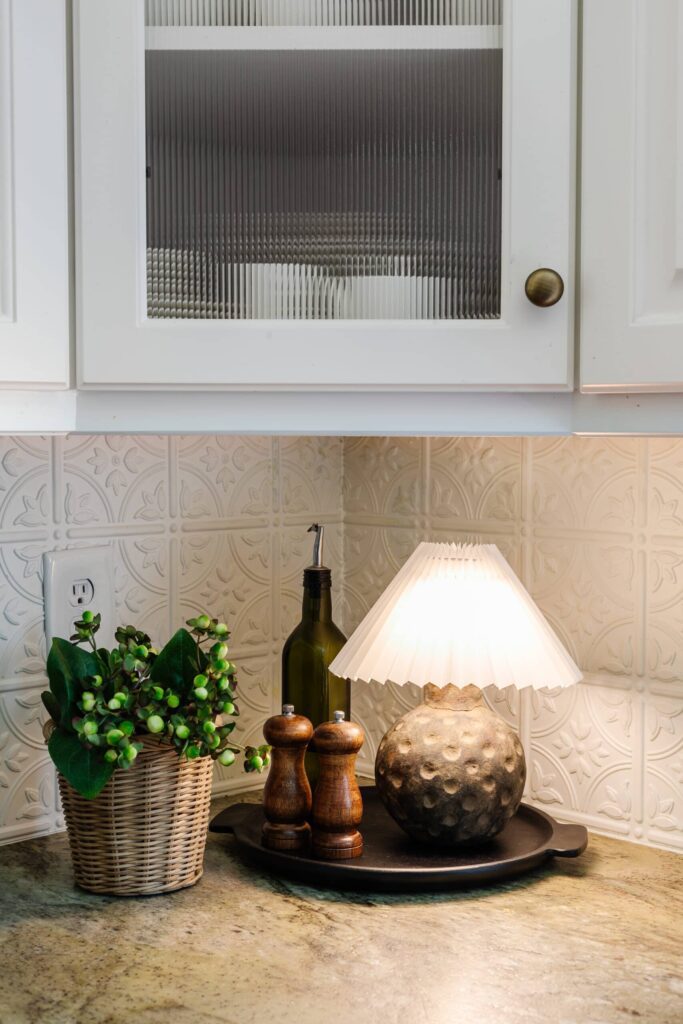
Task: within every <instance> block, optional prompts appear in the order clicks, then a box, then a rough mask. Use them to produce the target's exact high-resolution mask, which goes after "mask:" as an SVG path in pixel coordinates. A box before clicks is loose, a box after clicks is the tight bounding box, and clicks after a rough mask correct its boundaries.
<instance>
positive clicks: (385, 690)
mask: <svg viewBox="0 0 683 1024" xmlns="http://www.w3.org/2000/svg"><path fill="white" fill-rule="evenodd" d="M344 466H345V476H344V519H345V527H344V529H345V536H344V566H345V598H346V604H347V609H346V616H345V622H344V625H345V628H346V629H347V631H348V630H350V629H352V628H353V627H354V626H355V625H356V624H357V623H358V622H359V621H360V619H361V618H362V617H363V615H364V613H365V611H366V610H367V609H368V608H369V607H370V605H371V604H372V602H373V601H374V600H375V598H376V597H377V596H378V595H379V593H380V592H381V591H382V589H383V588H384V587H385V586H386V584H387V583H388V582H389V580H390V579H391V577H392V576H393V574H394V573H395V571H396V569H397V568H398V567H399V566H400V565H401V564H402V562H403V561H404V560H405V558H406V557H407V556H408V555H409V553H410V552H411V551H412V550H413V548H414V546H415V545H416V544H417V543H418V541H420V540H440V539H455V540H475V539H476V540H481V541H484V542H493V543H496V544H498V545H499V547H500V548H501V550H502V551H503V552H504V554H505V555H506V557H507V558H508V559H509V561H510V562H511V564H512V565H513V567H514V568H515V570H516V571H517V573H518V574H519V575H520V576H521V578H522V580H523V582H524V583H525V584H526V586H527V587H528V589H529V590H530V591H531V593H532V595H533V596H534V598H535V599H536V601H537V602H538V604H539V605H540V607H541V608H542V609H543V611H544V612H545V614H546V615H547V617H548V618H549V620H550V622H551V623H552V625H553V626H554V628H555V629H556V630H557V632H558V633H559V635H560V636H561V637H562V639H563V640H564V642H565V643H566V645H567V647H568V648H569V650H570V651H571V653H572V654H573V656H574V657H575V658H576V660H577V662H578V663H579V665H580V666H581V668H582V669H583V670H584V672H585V673H586V679H585V682H584V683H581V684H579V686H577V687H574V688H571V689H569V690H565V691H562V692H560V691H556V692H553V691H549V692H547V693H543V692H541V693H531V692H528V691H525V692H523V693H522V694H521V697H520V695H519V694H518V693H516V692H515V691H509V692H503V693H501V694H497V695H496V696H495V698H494V699H495V701H496V704H495V706H496V707H497V709H498V710H499V711H500V712H501V713H502V714H503V715H504V717H506V718H507V719H508V721H510V722H513V723H514V724H515V725H516V726H517V727H518V728H519V730H520V733H521V736H522V740H523V743H524V746H525V749H526V752H527V761H528V767H529V779H528V792H527V799H530V800H531V801H532V802H533V803H536V804H538V805H539V806H541V807H545V808H546V809H547V810H549V811H550V812H551V813H552V814H555V815H557V816H558V817H565V818H567V819H572V820H575V821H581V822H583V823H585V824H586V825H588V826H589V827H593V828H596V829H600V830H601V831H604V832H610V833H614V834H617V835H622V836H626V837H631V838H633V839H637V840H639V841H646V842H649V843H652V844H655V845H658V846H666V847H670V848H673V849H678V850H683V600H682V598H683V442H680V441H673V440H644V439H635V438H627V439H619V440H615V439H604V438H600V439H595V438H565V439H556V438H536V439H519V438H508V439H491V438H457V439H452V438H447V439H446V438H435V439H428V440H419V439H413V438H402V439H394V438H377V439H358V440H355V439H354V440H349V441H347V443H346V445H345V449H344ZM455 626H457V623H454V627H455ZM353 695H354V704H353V707H354V715H355V716H356V717H358V718H359V719H360V720H361V721H362V723H363V724H364V725H365V727H366V729H367V732H368V734H369V736H370V743H369V745H368V746H366V749H365V751H364V764H365V765H366V766H367V767H370V766H371V762H372V758H373V756H374V744H376V743H377V741H378V740H379V738H380V737H381V736H382V733H383V732H384V730H385V729H386V728H387V727H388V725H389V724H390V723H391V722H392V721H393V720H394V719H395V718H396V717H398V715H400V714H402V713H403V712H404V711H405V709H406V707H410V706H412V705H413V704H414V703H415V701H416V700H417V699H419V697H418V694H417V693H416V692H410V691H409V689H408V688H404V689H401V688H399V687H394V686H387V687H379V686H362V685H356V686H354V691H353Z"/></svg>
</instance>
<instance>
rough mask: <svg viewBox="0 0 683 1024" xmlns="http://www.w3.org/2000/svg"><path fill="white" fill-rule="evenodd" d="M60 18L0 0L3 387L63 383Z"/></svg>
mask: <svg viewBox="0 0 683 1024" xmlns="http://www.w3.org/2000/svg"><path fill="white" fill-rule="evenodd" d="M67 145H68V133H67V95H66V11H65V6H64V3H63V2H62V0H0V385H4V386H10V387H29V388H34V387H66V386H68V383H69V251H68V183H67Z"/></svg>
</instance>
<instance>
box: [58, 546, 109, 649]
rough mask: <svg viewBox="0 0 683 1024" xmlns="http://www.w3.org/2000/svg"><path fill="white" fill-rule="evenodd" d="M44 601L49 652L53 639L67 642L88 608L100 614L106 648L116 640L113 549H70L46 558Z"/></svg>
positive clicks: (102, 635)
mask: <svg viewBox="0 0 683 1024" xmlns="http://www.w3.org/2000/svg"><path fill="white" fill-rule="evenodd" d="M43 598H44V601H45V636H46V638H47V645H48V650H49V647H50V644H51V643H52V638H53V637H55V636H61V637H65V638H67V639H68V637H70V636H71V634H72V633H73V631H74V629H73V624H74V622H75V621H76V619H80V617H81V615H82V614H83V612H84V611H85V610H86V609H88V610H89V611H92V612H99V613H100V615H101V616H102V625H101V627H100V631H99V633H98V634H97V636H98V639H101V642H102V645H103V646H108V645H109V644H111V643H112V642H113V637H114V562H113V558H112V549H111V548H110V547H97V548H68V549H67V550H66V551H47V552H46V553H45V554H44V555H43Z"/></svg>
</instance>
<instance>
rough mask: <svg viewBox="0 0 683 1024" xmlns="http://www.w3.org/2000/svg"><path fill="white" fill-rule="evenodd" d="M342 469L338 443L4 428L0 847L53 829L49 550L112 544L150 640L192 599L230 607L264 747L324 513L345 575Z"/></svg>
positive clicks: (247, 723)
mask: <svg viewBox="0 0 683 1024" xmlns="http://www.w3.org/2000/svg"><path fill="white" fill-rule="evenodd" d="M341 472H342V441H341V440H340V439H338V438H323V439H310V438H288V439H287V440H286V441H284V442H283V441H281V440H279V439H277V438H270V437H266V438H262V437H228V438H226V437H146V436H145V437H137V436H136V437H125V436H111V437H84V436H73V437H67V438H53V439H47V438H31V439H26V438H10V437H0V842H8V841H13V840H16V839H19V838H24V837H26V836H28V835H37V834H42V833H44V832H50V831H54V830H55V829H57V828H61V827H62V821H61V818H60V813H59V803H58V797H57V793H56V787H55V777H54V771H53V768H52V764H51V762H50V759H49V757H48V755H47V750H46V747H45V744H44V741H43V737H42V733H41V729H40V725H41V722H42V721H43V720H44V718H45V714H44V712H43V709H42V703H41V701H40V691H41V689H43V688H44V686H45V685H46V680H45V655H46V651H45V639H44V633H43V603H42V579H41V570H42V566H41V558H42V554H43V552H44V551H50V550H53V549H55V548H63V547H73V546H80V545H86V546H92V545H102V544H111V545H112V547H113V549H114V565H115V577H114V589H115V601H116V611H117V616H118V618H119V620H120V621H122V622H126V623H128V622H133V623H135V624H136V625H139V626H140V627H141V628H143V629H145V630H146V631H148V632H149V633H150V635H151V636H152V637H153V638H155V639H156V640H158V641H163V640H164V639H165V638H167V637H168V636H169V635H170V632H171V631H172V630H174V629H176V628H177V627H178V626H180V625H182V623H183V622H184V620H185V619H186V618H188V617H190V616H191V615H192V614H194V613H196V612H197V611H198V610H199V609H209V610H211V611H212V612H214V613H215V614H217V615H220V616H221V617H224V618H225V619H226V621H227V622H228V623H229V625H230V628H231V630H232V640H231V643H232V653H233V656H234V658H235V660H236V662H237V664H238V668H239V676H238V678H239V687H240V700H239V704H240V711H241V715H240V719H239V725H238V730H237V732H236V734H235V735H236V737H237V738H238V739H240V740H241V741H242V742H247V743H248V742H259V741H260V740H261V730H262V726H263V722H264V720H265V719H266V718H267V717H268V716H269V715H270V714H272V712H273V710H274V708H275V706H276V704H277V703H278V702H279V691H280V650H281V646H282V638H283V635H284V634H285V629H286V626H287V624H288V621H292V620H294V621H295V617H296V616H297V615H298V612H299V610H300V603H301V590H300V575H301V571H302V569H303V567H304V566H305V565H306V564H308V562H309V561H310V550H311V545H310V543H309V540H310V538H307V537H306V528H307V526H308V525H309V524H310V522H311V521H312V520H315V519H318V518H320V519H321V521H323V522H325V523H326V524H327V527H328V530H327V533H328V540H329V545H328V549H327V550H328V553H329V555H330V558H331V564H332V565H333V567H334V568H335V570H336V576H337V578H336V583H337V586H338V585H339V583H340V579H341V542H342V523H341V521H342V510H341ZM281 549H283V550H286V551H287V554H286V556H285V557H284V560H283V555H282V553H281ZM249 782H251V783H252V784H258V779H257V780H255V782H254V779H253V777H251V776H246V777H245V776H244V775H243V774H242V772H241V771H240V770H239V765H235V766H233V768H231V769H224V768H217V769H216V786H217V789H218V790H219V791H220V790H225V789H231V788H232V789H235V788H240V787H243V786H244V785H245V783H247V784H248V783H249Z"/></svg>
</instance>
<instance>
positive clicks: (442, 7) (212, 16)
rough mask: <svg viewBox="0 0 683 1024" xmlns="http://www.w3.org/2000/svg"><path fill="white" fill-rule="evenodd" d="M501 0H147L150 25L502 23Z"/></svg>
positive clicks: (147, 21) (146, 5) (146, 6)
mask: <svg viewBox="0 0 683 1024" xmlns="http://www.w3.org/2000/svg"><path fill="white" fill-rule="evenodd" d="M501 4H502V0H145V17H146V24H147V25H151V26H183V25H208V26H212V25H233V26H264V25H500V22H501Z"/></svg>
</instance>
